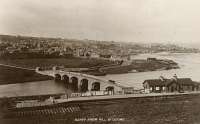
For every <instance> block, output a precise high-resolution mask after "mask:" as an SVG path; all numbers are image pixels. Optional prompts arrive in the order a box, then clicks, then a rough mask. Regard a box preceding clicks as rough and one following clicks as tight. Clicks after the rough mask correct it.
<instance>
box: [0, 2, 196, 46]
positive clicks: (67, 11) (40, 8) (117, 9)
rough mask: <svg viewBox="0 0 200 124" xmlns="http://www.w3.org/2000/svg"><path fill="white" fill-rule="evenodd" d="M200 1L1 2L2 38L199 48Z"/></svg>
mask: <svg viewBox="0 0 200 124" xmlns="http://www.w3.org/2000/svg"><path fill="white" fill-rule="evenodd" d="M199 22H200V1H199V0H0V34H14V35H27V36H40V37H61V38H75V39H92V40H108V41H111V40H112V41H128V42H169V43H173V42H175V43H199V44H200V25H199Z"/></svg>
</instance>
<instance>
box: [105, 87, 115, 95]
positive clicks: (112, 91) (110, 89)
mask: <svg viewBox="0 0 200 124" xmlns="http://www.w3.org/2000/svg"><path fill="white" fill-rule="evenodd" d="M106 91H108V93H109V94H110V95H111V94H114V87H113V86H108V87H106Z"/></svg>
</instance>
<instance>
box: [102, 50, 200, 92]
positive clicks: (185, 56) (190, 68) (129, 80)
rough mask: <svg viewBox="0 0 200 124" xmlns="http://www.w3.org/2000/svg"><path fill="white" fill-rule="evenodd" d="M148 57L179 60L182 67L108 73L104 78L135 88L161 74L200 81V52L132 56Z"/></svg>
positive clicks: (138, 56)
mask: <svg viewBox="0 0 200 124" xmlns="http://www.w3.org/2000/svg"><path fill="white" fill-rule="evenodd" d="M148 57H156V58H158V59H171V60H173V61H175V62H177V63H178V64H179V66H180V69H172V70H163V71H152V72H139V73H127V74H114V75H106V76H104V78H107V79H113V80H116V81H119V82H121V83H126V84H128V85H130V86H133V87H135V88H142V82H143V81H144V80H146V79H156V78H159V77H160V76H164V77H166V78H172V76H173V75H174V74H176V75H177V76H178V77H180V78H184V77H185V78H191V79H192V80H194V81H200V54H194V53H157V54H141V55H137V56H132V59H146V58H148Z"/></svg>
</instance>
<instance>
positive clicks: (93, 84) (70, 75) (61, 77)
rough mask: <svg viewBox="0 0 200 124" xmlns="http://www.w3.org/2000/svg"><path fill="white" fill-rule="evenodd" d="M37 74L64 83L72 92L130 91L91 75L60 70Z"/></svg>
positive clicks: (125, 87) (116, 83)
mask: <svg viewBox="0 0 200 124" xmlns="http://www.w3.org/2000/svg"><path fill="white" fill-rule="evenodd" d="M36 72H37V73H40V74H43V75H49V76H52V77H54V79H55V81H56V82H61V81H62V82H64V83H65V84H66V87H67V88H69V89H71V90H72V92H77V93H78V92H80V93H84V92H88V91H109V92H111V93H113V94H114V93H123V92H124V90H126V89H130V86H125V85H122V84H120V83H118V82H115V81H112V80H106V79H103V78H100V77H96V76H93V75H87V74H82V73H76V72H66V71H62V70H48V71H39V70H36Z"/></svg>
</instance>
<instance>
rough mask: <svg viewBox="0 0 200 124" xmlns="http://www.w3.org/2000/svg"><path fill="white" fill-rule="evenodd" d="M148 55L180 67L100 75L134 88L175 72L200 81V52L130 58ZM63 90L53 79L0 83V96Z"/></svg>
mask: <svg viewBox="0 0 200 124" xmlns="http://www.w3.org/2000/svg"><path fill="white" fill-rule="evenodd" d="M148 57H156V58H158V59H171V60H174V61H175V62H177V63H178V64H179V66H180V69H173V70H164V71H153V72H139V73H127V74H113V75H106V76H101V77H103V78H107V79H111V80H116V81H119V82H121V83H122V84H127V85H130V86H133V87H135V88H136V89H137V88H138V89H139V88H142V82H143V81H144V80H145V79H156V78H159V76H161V75H162V76H164V77H166V78H171V77H172V76H173V75H174V74H176V75H177V76H178V77H186V78H191V79H192V80H194V81H200V54H188V53H187V54H186V53H185V54H184V53H176V54H175V53H173V54H169V53H158V54H141V55H136V56H132V59H146V58H148ZM65 92H66V89H65V87H64V86H63V85H61V84H58V83H55V82H54V81H37V82H30V83H22V84H8V85H0V97H3V96H24V95H42V94H56V93H65Z"/></svg>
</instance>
